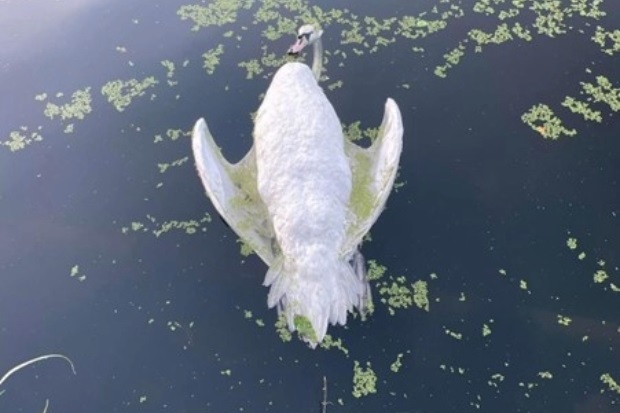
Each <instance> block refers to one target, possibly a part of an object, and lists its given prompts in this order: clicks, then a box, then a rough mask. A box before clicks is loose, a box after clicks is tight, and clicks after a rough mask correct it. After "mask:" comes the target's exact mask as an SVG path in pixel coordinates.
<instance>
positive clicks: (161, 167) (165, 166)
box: [157, 156, 189, 174]
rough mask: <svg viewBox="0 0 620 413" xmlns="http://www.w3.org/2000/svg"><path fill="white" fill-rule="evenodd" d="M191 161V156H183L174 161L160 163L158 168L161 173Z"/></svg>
mask: <svg viewBox="0 0 620 413" xmlns="http://www.w3.org/2000/svg"><path fill="white" fill-rule="evenodd" d="M187 162H189V156H184V157H182V158H179V159H176V160H174V161H172V162H165V163H158V164H157V168H159V173H161V174H163V173H166V171H168V170H169V169H170V168H174V167H178V166H182V165H184V164H186V163H187Z"/></svg>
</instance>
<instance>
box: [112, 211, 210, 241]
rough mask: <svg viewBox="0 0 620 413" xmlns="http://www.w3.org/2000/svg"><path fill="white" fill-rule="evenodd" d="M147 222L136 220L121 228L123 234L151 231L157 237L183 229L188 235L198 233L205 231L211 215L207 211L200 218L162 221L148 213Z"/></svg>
mask: <svg viewBox="0 0 620 413" xmlns="http://www.w3.org/2000/svg"><path fill="white" fill-rule="evenodd" d="M146 219H147V220H146V222H141V221H134V222H132V223H131V224H130V225H129V226H125V227H122V228H121V232H122V233H123V234H128V233H129V232H143V233H146V232H150V233H152V234H153V235H155V237H156V238H159V237H160V236H162V235H164V234H166V233H168V232H170V231H174V230H178V231H183V232H184V233H185V234H187V235H192V234H196V233H197V232H205V231H206V230H207V227H206V225H207V224H208V223H209V222H211V216H210V215H209V214H208V213H205V214H204V216H203V217H202V218H200V219H190V220H184V221H180V220H176V219H173V220H168V221H163V222H160V221H159V220H157V218H155V217H154V216H152V215H150V214H148V215H147V216H146Z"/></svg>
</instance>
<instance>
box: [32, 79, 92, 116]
mask: <svg viewBox="0 0 620 413" xmlns="http://www.w3.org/2000/svg"><path fill="white" fill-rule="evenodd" d="M45 97H46V95H45V94H43V95H37V96H36V97H35V99H36V100H40V101H43V100H45ZM59 97H62V95H61V96H59ZM92 100H93V99H92V96H91V94H90V87H87V88H85V89H81V90H76V91H75V92H73V93H72V94H71V101H70V102H69V103H64V104H56V103H52V102H47V104H46V105H45V110H44V112H43V114H44V115H45V116H46V117H48V118H50V119H54V118H56V117H59V118H60V119H61V120H70V119H84V117H85V116H86V115H87V114H89V113H90V112H92V106H91V103H92Z"/></svg>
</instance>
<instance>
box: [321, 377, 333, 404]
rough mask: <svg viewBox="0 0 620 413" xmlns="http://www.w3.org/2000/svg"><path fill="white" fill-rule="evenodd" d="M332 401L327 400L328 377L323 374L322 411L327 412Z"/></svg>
mask: <svg viewBox="0 0 620 413" xmlns="http://www.w3.org/2000/svg"><path fill="white" fill-rule="evenodd" d="M328 404H332V402H328V401H327V377H325V376H323V401H322V402H321V406H322V408H321V413H326V412H327V405H328Z"/></svg>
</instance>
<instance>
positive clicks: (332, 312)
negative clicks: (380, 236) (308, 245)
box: [264, 251, 371, 347]
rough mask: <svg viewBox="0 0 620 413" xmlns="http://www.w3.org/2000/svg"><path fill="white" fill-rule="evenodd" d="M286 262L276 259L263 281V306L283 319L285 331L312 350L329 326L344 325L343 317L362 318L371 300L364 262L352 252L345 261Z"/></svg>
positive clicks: (345, 318)
mask: <svg viewBox="0 0 620 413" xmlns="http://www.w3.org/2000/svg"><path fill="white" fill-rule="evenodd" d="M315 256H316V257H319V258H316V259H313V260H311V261H308V260H303V259H301V260H295V261H293V260H286V259H284V258H283V257H281V256H280V257H278V258H277V259H276V260H275V262H274V263H273V265H272V266H271V268H269V270H268V271H267V275H266V277H265V282H264V285H265V286H269V287H271V288H270V290H269V296H268V298H267V304H268V306H269V307H270V308H272V307H276V306H277V308H278V313H279V314H283V315H284V316H285V317H286V320H287V324H288V327H289V330H291V331H298V333H299V334H300V335H301V336H302V337H303V338H304V340H305V341H307V342H308V343H309V344H310V345H311V346H312V347H315V346H316V345H317V344H318V343H320V342H321V341H322V340H323V338H324V337H325V334H326V333H327V327H328V325H329V324H333V325H336V324H340V325H345V324H346V322H347V313H348V312H353V311H354V310H355V309H357V310H358V311H359V312H360V313H362V314H364V313H365V312H366V311H367V309H368V307H369V303H370V300H371V297H370V285H369V283H368V280H367V277H366V269H365V266H364V262H363V261H364V258H363V257H362V255H361V254H360V253H359V252H357V251H356V253H355V254H354V255H353V257H352V258H351V259H348V260H338V259H334V260H329V259H325V258H324V257H323V258H322V259H321V258H320V255H315Z"/></svg>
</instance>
